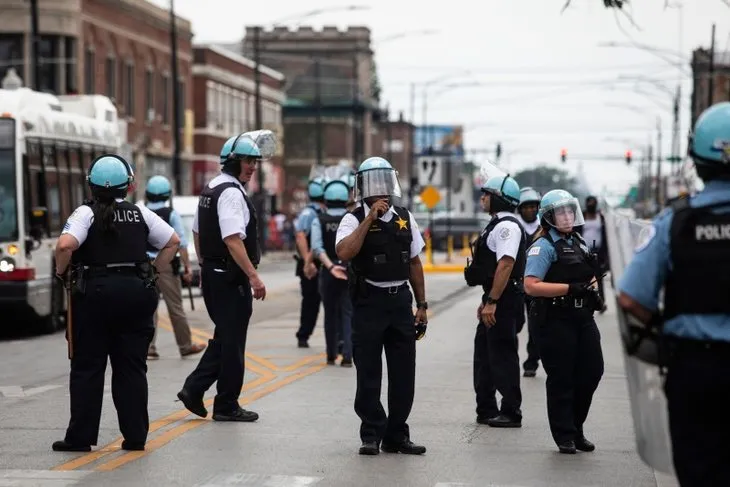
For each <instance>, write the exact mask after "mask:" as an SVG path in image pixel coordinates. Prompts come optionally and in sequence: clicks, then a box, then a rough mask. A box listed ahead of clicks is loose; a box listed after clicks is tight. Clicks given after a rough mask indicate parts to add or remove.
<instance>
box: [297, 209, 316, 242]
mask: <svg viewBox="0 0 730 487" xmlns="http://www.w3.org/2000/svg"><path fill="white" fill-rule="evenodd" d="M315 220H317V210H315V209H314V208H312V206H311V205H307V206H306V207H304V209H303V210H302V211H301V212H299V216H298V217H297V220H296V222H295V223H294V229H295V231H297V232H304V233H305V234H306V235H307V236H309V235H310V232H311V231H312V223H313V222H314V221H315Z"/></svg>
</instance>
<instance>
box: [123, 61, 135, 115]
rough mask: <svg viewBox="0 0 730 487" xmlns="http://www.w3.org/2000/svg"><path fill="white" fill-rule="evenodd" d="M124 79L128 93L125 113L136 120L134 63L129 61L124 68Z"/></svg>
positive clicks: (125, 100)
mask: <svg viewBox="0 0 730 487" xmlns="http://www.w3.org/2000/svg"><path fill="white" fill-rule="evenodd" d="M124 78H125V79H124V84H125V86H126V91H127V95H126V96H125V97H124V111H125V113H126V114H127V117H129V118H134V115H135V113H134V64H132V61H127V64H126V65H125V66H124Z"/></svg>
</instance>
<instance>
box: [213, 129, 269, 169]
mask: <svg viewBox="0 0 730 487" xmlns="http://www.w3.org/2000/svg"><path fill="white" fill-rule="evenodd" d="M276 146H277V143H276V136H275V135H274V133H273V132H272V131H271V130H254V131H252V132H244V133H242V134H239V135H236V136H234V137H231V138H230V139H228V140H226V142H225V143H224V144H223V147H222V148H221V153H220V163H221V164H226V163H227V162H230V161H235V160H241V159H245V158H248V157H251V158H255V159H269V158H271V157H272V156H273V155H274V154H275V153H276Z"/></svg>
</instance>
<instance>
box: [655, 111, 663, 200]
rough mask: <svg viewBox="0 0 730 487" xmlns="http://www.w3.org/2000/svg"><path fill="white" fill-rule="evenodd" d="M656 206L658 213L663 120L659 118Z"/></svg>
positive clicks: (657, 128) (657, 121)
mask: <svg viewBox="0 0 730 487" xmlns="http://www.w3.org/2000/svg"><path fill="white" fill-rule="evenodd" d="M656 130H657V135H656V195H655V197H656V205H657V212H658V211H660V210H661V207H662V191H661V188H662V119H661V118H659V117H657V120H656Z"/></svg>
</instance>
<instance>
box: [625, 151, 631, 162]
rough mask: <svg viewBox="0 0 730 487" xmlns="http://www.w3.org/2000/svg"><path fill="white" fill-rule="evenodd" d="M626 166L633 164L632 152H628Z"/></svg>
mask: <svg viewBox="0 0 730 487" xmlns="http://www.w3.org/2000/svg"><path fill="white" fill-rule="evenodd" d="M626 164H631V151H630V150H627V151H626Z"/></svg>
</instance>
